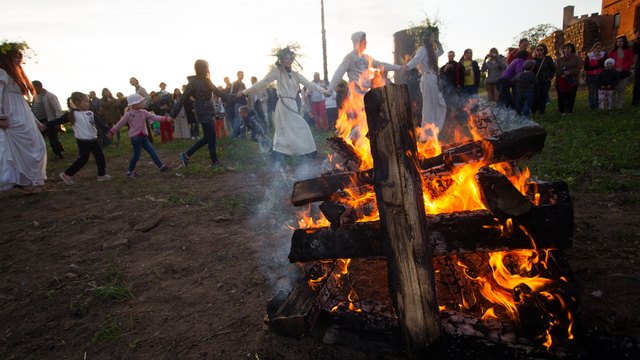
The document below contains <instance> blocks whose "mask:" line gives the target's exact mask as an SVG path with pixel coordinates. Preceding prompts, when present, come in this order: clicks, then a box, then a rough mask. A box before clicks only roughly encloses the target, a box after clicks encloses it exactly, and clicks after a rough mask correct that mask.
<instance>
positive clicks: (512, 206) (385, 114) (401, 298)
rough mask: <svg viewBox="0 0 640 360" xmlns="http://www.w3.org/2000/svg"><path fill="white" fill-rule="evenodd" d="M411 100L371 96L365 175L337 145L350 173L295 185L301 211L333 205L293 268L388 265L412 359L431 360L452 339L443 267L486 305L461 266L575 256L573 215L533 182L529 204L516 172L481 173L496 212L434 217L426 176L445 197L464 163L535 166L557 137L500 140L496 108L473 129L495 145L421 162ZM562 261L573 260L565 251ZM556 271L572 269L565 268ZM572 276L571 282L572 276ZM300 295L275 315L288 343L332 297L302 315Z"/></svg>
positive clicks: (469, 302) (300, 244) (465, 298)
mask: <svg viewBox="0 0 640 360" xmlns="http://www.w3.org/2000/svg"><path fill="white" fill-rule="evenodd" d="M407 98H408V94H407V91H406V87H401V86H393V85H390V86H386V87H384V88H379V89H374V90H372V91H371V92H369V93H368V94H367V95H366V96H365V109H366V112H367V120H368V122H369V135H368V136H369V138H370V141H371V152H372V156H373V159H374V168H373V169H367V170H362V169H360V168H359V167H360V164H361V162H360V161H359V159H357V158H354V157H357V154H356V151H355V150H354V149H352V148H351V147H350V145H349V144H347V143H346V142H344V141H341V140H338V139H336V138H333V139H330V144H331V147H332V148H334V150H335V151H336V153H337V154H339V155H340V157H341V158H342V160H343V161H344V163H343V169H344V170H345V171H343V172H336V171H333V172H332V173H330V174H325V175H323V176H321V177H319V178H316V179H310V180H305V181H301V182H298V183H296V184H295V186H294V190H293V193H292V197H291V202H292V203H293V204H294V205H297V206H300V205H305V204H308V203H310V202H316V201H324V203H323V204H321V205H320V209H321V211H322V212H323V213H324V214H325V216H326V218H327V219H328V220H329V221H330V222H331V226H330V227H327V228H319V229H299V230H296V231H294V234H293V238H292V247H291V252H290V254H289V259H290V261H291V262H306V261H315V260H328V261H333V260H335V259H340V258H358V257H381V258H386V260H387V265H388V281H389V293H390V297H391V299H392V301H393V308H394V309H395V311H396V315H397V319H398V325H399V329H400V333H401V338H402V342H403V344H404V350H405V351H406V353H407V354H408V355H409V356H410V357H412V358H420V357H421V356H423V355H424V354H427V353H428V351H429V350H428V348H429V345H430V344H432V343H434V342H435V341H436V339H438V337H439V336H440V334H441V330H442V327H441V318H440V311H439V309H438V301H437V297H436V291H435V288H436V277H435V270H434V269H435V268H434V266H437V267H438V268H439V270H440V280H442V282H443V283H446V284H447V286H448V287H449V289H450V290H451V292H452V294H454V296H455V297H456V298H457V299H458V302H459V303H460V304H461V305H463V306H464V307H468V308H471V307H474V305H475V304H476V302H477V300H476V297H475V295H473V292H472V291H471V290H470V288H469V284H468V283H467V280H466V278H465V276H464V270H463V269H462V268H461V267H460V265H459V264H463V263H465V262H472V261H484V260H486V258H484V257H483V256H482V255H481V254H482V253H487V252H495V251H504V250H516V249H532V248H534V249H535V248H545V249H563V248H566V247H569V246H571V242H572V235H573V233H572V231H573V207H572V204H571V202H570V199H569V196H568V190H567V186H566V184H564V183H540V184H535V183H532V184H529V185H528V192H527V195H523V194H521V193H520V192H519V191H518V190H517V189H516V188H515V187H514V186H513V184H511V182H510V181H509V180H508V179H507V178H506V177H505V176H504V175H502V174H500V173H498V172H496V171H495V170H492V169H491V168H489V167H484V168H482V169H481V171H480V172H479V173H478V174H477V175H476V181H477V182H478V184H479V188H480V191H481V198H482V201H483V203H484V204H485V206H486V208H487V210H479V211H466V212H461V213H451V214H439V215H426V214H425V210H424V202H423V187H422V184H423V183H425V181H424V180H425V179H428V180H431V181H428V183H433V184H435V185H434V186H437V187H439V189H434V190H433V191H434V192H438V191H440V192H441V191H442V190H443V189H446V188H447V187H448V186H449V179H450V176H451V174H452V173H453V172H454V171H455V170H456V169H457V168H458V167H459V166H462V165H466V164H468V163H471V162H482V164H483V165H485V166H488V165H491V164H495V163H502V162H514V161H516V160H523V159H529V158H531V157H532V156H534V155H536V154H538V153H540V152H541V151H542V148H543V146H544V141H545V138H546V132H545V131H544V129H543V128H542V127H540V126H531V127H526V128H520V129H516V130H512V131H510V132H506V133H500V131H499V127H497V122H496V123H494V124H492V122H495V119H494V118H493V117H492V116H491V113H490V110H489V109H481V111H478V110H476V111H474V114H476V115H475V116H470V118H471V121H470V123H471V122H473V124H472V126H473V127H475V128H476V129H477V133H479V134H481V136H482V135H484V136H483V137H484V139H483V140H478V141H466V142H464V143H459V144H453V145H450V146H447V147H444V148H443V150H442V153H441V154H439V155H438V156H435V157H432V158H428V159H419V158H418V152H417V149H416V141H415V137H414V135H413V124H412V123H411V117H410V112H411V109H410V105H409V103H408V101H406V99H407ZM372 189H373V191H374V193H375V202H374V201H368V202H364V203H363V204H361V205H358V206H354V205H352V202H350V201H348V200H349V199H350V197H352V196H353V194H358V193H366V192H370V191H371V190H372ZM427 191H432V190H430V189H427ZM375 210H377V211H379V214H380V220H379V221H370V222H357V221H358V220H360V219H361V218H362V217H363V216H364V215H368V214H371V213H373V212H375ZM524 229H526V230H524ZM559 256H560V257H561V258H562V253H559ZM434 257H435V265H434ZM466 257H468V258H466ZM483 259H484V260H483ZM485 263H486V261H485ZM485 266H488V265H486V264H485ZM552 267H553V268H556V269H565V268H568V267H567V266H566V263H563V262H562V261H560V262H558V264H556V265H553V266H552ZM562 276H564V277H566V278H571V276H570V275H567V274H563V275H562ZM338 277H339V276H337V273H336V276H331V275H330V276H326V277H325V280H323V281H324V285H321V287H320V288H321V289H328V288H331V287H334V286H335V284H332V283H331V281H332V280H329V279H330V278H338ZM558 277H560V276H559V275H558ZM307 281H308V280H303V281H301V282H299V284H298V287H300V288H305V287H308V284H307ZM322 286H324V287H322ZM313 291H316V292H317V291H323V290H313ZM514 291H515V292H514V295H518V296H520V297H519V299H522V304H521V306H522V307H523V313H527V309H530V308H533V309H536V308H537V309H540V308H541V303H540V302H536V301H535V300H536V298H535V296H533V295H531V294H530V291H528V290H527V288H526V286H521V287H519V288H518V289H517V290H514ZM308 292H309V291H308V290H294V291H293V292H292V295H293V296H294V297H297V296H302V297H303V298H304V299H307V298H308V296H307V295H299V294H307V293H308ZM292 295H289V298H287V300H286V302H288V303H289V304H290V305H288V306H286V307H284V308H283V307H280V308H279V309H278V310H277V312H276V313H274V315H273V316H270V319H269V323H270V324H271V325H272V327H273V328H274V329H276V330H278V331H279V333H281V334H284V335H288V336H303V335H305V334H307V333H309V332H310V331H311V330H312V328H313V321H315V319H317V311H316V310H314V309H317V308H318V307H322V306H323V302H325V303H326V298H327V297H326V296H325V295H318V296H316V297H315V298H316V299H321V300H315V302H314V303H313V305H308V301H306V300H304V299H303V300H304V301H303V302H305V303H306V304H307V305H305V306H303V308H304V309H303V310H302V311H301V310H300V309H299V307H296V306H292V305H291V304H295V303H296V302H298V301H301V300H298V299H293V298H292ZM291 309H296V310H295V311H293V310H291ZM541 311H542V310H541ZM272 313H273V312H272ZM531 313H532V314H535V312H531ZM534 317H535V315H534ZM289 318H295V319H296V320H293V321H291V320H289ZM301 319H303V320H301ZM525 321H527V322H528V321H529V320H526V319H525ZM283 324H287V325H283ZM290 324H294V325H290ZM303 324H304V325H303ZM540 331H544V329H541V330H540Z"/></svg>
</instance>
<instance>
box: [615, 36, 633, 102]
mask: <svg viewBox="0 0 640 360" xmlns="http://www.w3.org/2000/svg"><path fill="white" fill-rule="evenodd" d="M609 58H610V59H613V60H615V61H616V64H615V65H614V68H615V69H616V70H617V71H619V72H620V81H619V82H618V86H617V87H616V92H615V95H614V98H615V100H614V102H615V103H616V107H617V108H618V109H622V103H623V102H624V92H625V90H626V89H627V81H628V80H629V76H630V75H631V64H633V49H629V41H628V40H627V37H626V36H624V35H622V36H618V38H617V39H616V42H615V44H614V45H613V50H611V51H610V52H609Z"/></svg>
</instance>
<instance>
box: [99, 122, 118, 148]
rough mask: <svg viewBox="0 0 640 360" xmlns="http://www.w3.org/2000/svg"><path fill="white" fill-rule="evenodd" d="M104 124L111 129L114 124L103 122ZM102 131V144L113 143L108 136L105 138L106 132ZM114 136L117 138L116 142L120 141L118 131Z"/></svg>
mask: <svg viewBox="0 0 640 360" xmlns="http://www.w3.org/2000/svg"><path fill="white" fill-rule="evenodd" d="M105 125H106V126H107V127H108V128H109V130H111V129H112V128H113V126H114V125H115V124H105ZM102 133H103V137H102V146H107V145H109V144H113V140H109V138H107V133H106V132H102ZM115 137H116V139H118V142H120V131H118V132H116V133H115ZM105 138H106V139H105Z"/></svg>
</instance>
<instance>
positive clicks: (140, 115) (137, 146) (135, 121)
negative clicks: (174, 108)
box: [107, 94, 173, 178]
mask: <svg viewBox="0 0 640 360" xmlns="http://www.w3.org/2000/svg"><path fill="white" fill-rule="evenodd" d="M143 100H144V98H143V97H142V96H140V95H138V94H132V95H129V96H127V103H128V104H129V111H127V112H126V113H125V114H124V115H123V116H122V119H120V121H118V123H117V124H116V125H115V126H114V127H113V128H111V130H110V131H109V133H108V134H107V136H108V137H109V139H113V134H115V133H116V132H117V131H119V130H120V129H121V128H122V127H123V126H125V125H126V124H129V128H130V129H129V139H130V140H131V145H132V146H133V157H132V158H131V161H130V162H129V171H128V172H127V176H128V177H131V178H137V177H140V176H141V175H140V174H138V171H137V170H136V163H137V162H138V160H140V155H141V154H142V149H143V148H144V149H145V150H146V151H147V152H148V153H149V155H151V159H152V160H153V162H154V163H155V164H156V165H157V166H158V169H160V171H169V170H171V169H173V168H172V167H171V166H169V165H164V164H162V162H161V161H160V159H159V158H158V155H157V154H156V151H155V149H154V148H153V146H151V143H150V142H149V139H147V135H148V133H147V127H146V126H145V123H146V122H147V121H148V122H149V123H152V122H154V121H158V122H166V121H168V120H167V117H166V116H158V115H153V114H151V113H149V112H148V111H146V110H144V103H143V102H142V101H143Z"/></svg>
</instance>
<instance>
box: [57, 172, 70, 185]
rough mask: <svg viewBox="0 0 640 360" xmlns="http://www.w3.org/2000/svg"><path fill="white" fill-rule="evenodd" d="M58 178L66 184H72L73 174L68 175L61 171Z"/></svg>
mask: <svg viewBox="0 0 640 360" xmlns="http://www.w3.org/2000/svg"><path fill="white" fill-rule="evenodd" d="M60 178H61V179H62V181H64V183H65V184H67V185H73V176H69V175H67V174H65V173H63V172H61V173H60Z"/></svg>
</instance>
